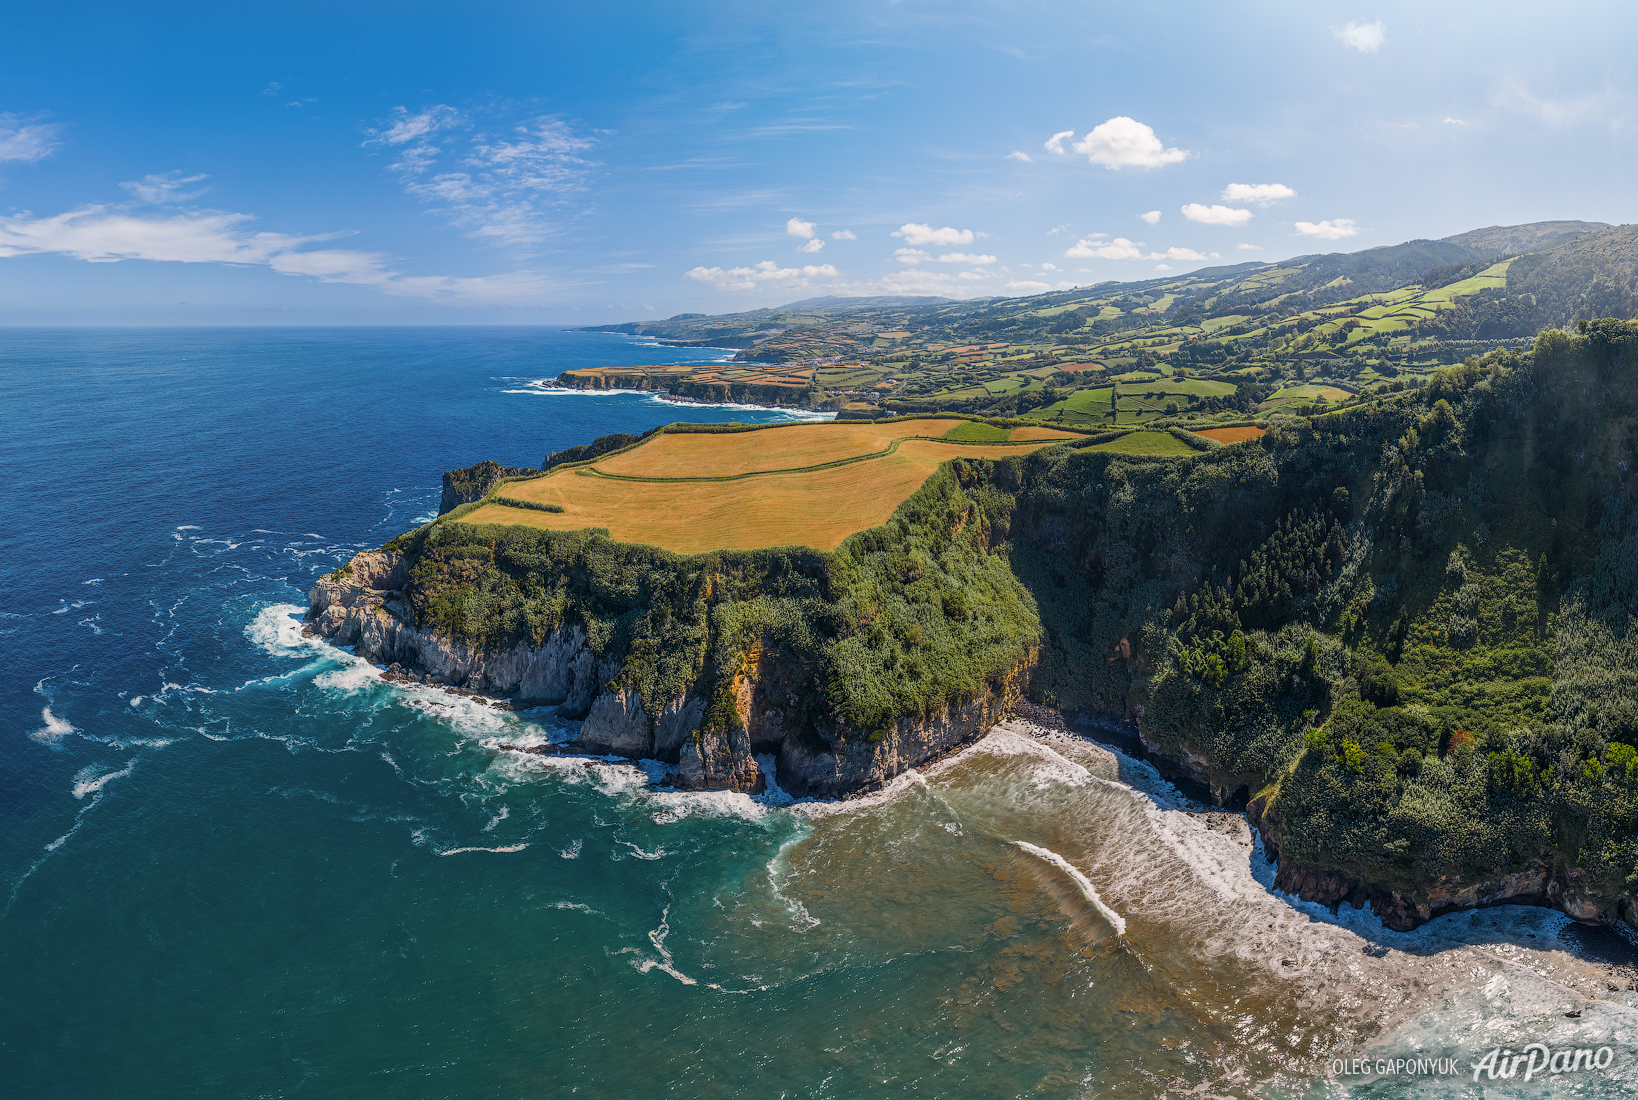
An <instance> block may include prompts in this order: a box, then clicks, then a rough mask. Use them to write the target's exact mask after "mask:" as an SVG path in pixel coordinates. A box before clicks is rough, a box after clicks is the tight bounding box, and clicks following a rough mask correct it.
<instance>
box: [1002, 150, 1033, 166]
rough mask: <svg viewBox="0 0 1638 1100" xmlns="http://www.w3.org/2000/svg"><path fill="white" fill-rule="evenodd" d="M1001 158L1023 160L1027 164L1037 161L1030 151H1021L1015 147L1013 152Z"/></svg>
mask: <svg viewBox="0 0 1638 1100" xmlns="http://www.w3.org/2000/svg"><path fill="white" fill-rule="evenodd" d="M1001 159H1002V160H1021V161H1023V162H1024V163H1025V164H1034V163H1035V158H1034V157H1032V156H1030V155H1029V154H1028V153H1024V152H1020V151H1019V150H1017V149H1014V150H1013V151H1012V152H1010V153H1008V154H1007V155H1006V156H1004V157H1002V158H1001Z"/></svg>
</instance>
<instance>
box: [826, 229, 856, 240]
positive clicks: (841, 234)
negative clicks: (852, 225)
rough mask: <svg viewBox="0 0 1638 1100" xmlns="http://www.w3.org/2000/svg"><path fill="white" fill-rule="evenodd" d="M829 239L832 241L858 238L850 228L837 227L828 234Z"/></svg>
mask: <svg viewBox="0 0 1638 1100" xmlns="http://www.w3.org/2000/svg"><path fill="white" fill-rule="evenodd" d="M830 239H831V240H833V241H856V240H858V239H859V238H858V237H857V236H855V235H854V233H853V230H851V229H838V230H837V231H836V232H834V233H832V234H831V235H830Z"/></svg>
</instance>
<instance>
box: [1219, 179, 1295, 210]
mask: <svg viewBox="0 0 1638 1100" xmlns="http://www.w3.org/2000/svg"><path fill="white" fill-rule="evenodd" d="M1296 195H1297V193H1296V192H1295V191H1293V190H1292V189H1291V188H1289V187H1287V186H1286V185H1285V184H1283V183H1231V184H1229V185H1228V186H1227V187H1225V188H1223V201H1224V202H1254V203H1257V204H1258V205H1260V206H1267V205H1268V204H1269V203H1271V202H1278V201H1279V200H1281V199H1291V198H1295V197H1296Z"/></svg>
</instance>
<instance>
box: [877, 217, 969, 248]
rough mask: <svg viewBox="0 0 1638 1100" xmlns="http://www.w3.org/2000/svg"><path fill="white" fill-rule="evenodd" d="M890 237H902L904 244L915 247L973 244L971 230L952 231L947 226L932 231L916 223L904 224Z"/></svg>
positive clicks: (928, 226)
mask: <svg viewBox="0 0 1638 1100" xmlns="http://www.w3.org/2000/svg"><path fill="white" fill-rule="evenodd" d="M890 235H891V236H894V237H903V238H904V243H905V244H909V245H916V246H918V247H919V246H920V245H924V244H939V245H952V244H972V243H973V231H972V230H971V229H952V228H950V227H949V226H945V227H944V228H942V229H934V228H933V227H932V226H930V225H921V224H918V223H916V222H906V223H905V224H904V225H901V226H899V227H898V228H897V229H895V230H894V231H893V232H892V234H890Z"/></svg>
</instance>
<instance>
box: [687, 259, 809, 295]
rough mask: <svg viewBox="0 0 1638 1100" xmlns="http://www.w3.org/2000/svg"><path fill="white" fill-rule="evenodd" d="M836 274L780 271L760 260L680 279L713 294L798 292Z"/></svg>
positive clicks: (694, 272)
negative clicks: (771, 289) (772, 288)
mask: <svg viewBox="0 0 1638 1100" xmlns="http://www.w3.org/2000/svg"><path fill="white" fill-rule="evenodd" d="M838 274H840V272H838V271H837V270H836V269H835V268H834V267H832V266H831V265H830V264H820V265H819V266H817V267H815V266H813V265H812V264H809V265H807V266H805V267H780V266H779V265H778V264H776V263H774V262H773V261H772V260H763V261H762V262H761V263H759V264H757V265H756V266H755V267H730V268H727V269H726V270H725V269H723V268H720V267H696V268H691V269H690V270H688V271H685V272H683V278H685V279H692V280H694V282H696V283H705V284H706V285H707V286H710V287H712V288H713V289H716V290H756V289H758V288H760V287H765V286H776V287H783V288H790V289H795V290H800V289H802V288H803V287H806V286H807V285H808V281H809V280H810V279H818V278H829V279H834V278H835V277H836V276H837V275H838Z"/></svg>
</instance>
